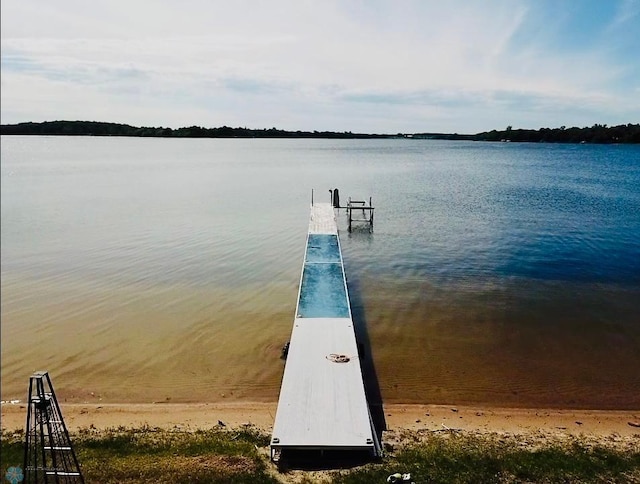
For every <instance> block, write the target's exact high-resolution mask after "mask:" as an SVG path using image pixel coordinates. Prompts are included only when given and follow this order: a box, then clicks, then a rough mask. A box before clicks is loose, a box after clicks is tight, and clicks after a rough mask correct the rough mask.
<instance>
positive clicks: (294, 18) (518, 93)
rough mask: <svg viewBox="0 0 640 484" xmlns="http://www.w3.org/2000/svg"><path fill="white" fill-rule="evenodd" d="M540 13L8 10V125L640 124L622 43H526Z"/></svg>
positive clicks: (335, 5)
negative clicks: (617, 51) (618, 119)
mask: <svg viewBox="0 0 640 484" xmlns="http://www.w3.org/2000/svg"><path fill="white" fill-rule="evenodd" d="M537 5H539V4H538V3H537V2H532V3H528V2H526V1H524V0H518V1H516V0H514V1H501V0H494V1H493V2H475V3H472V2H463V1H461V0H457V1H452V2H435V1H418V0H416V1H409V0H407V1H396V2H391V1H382V0H379V1H376V2H374V3H371V2H364V1H363V2H340V1H338V0H335V1H325V2H310V1H284V0H283V1H270V2H266V1H265V2H259V1H239V2H224V3H223V2H219V1H213V2H207V1H204V0H201V1H187V2H182V3H179V4H176V3H174V2H168V1H156V2H150V1H140V2H128V3H125V2H124V1H122V0H113V1H109V2H106V1H98V2H91V3H86V2H80V1H75V0H61V1H59V2H56V3H55V4H51V3H50V4H43V3H41V2H36V1H35V0H21V1H16V0H8V1H3V2H2V58H3V66H2V72H3V73H2V119H3V122H17V121H25V120H42V119H51V118H52V117H55V118H58V119H65V118H72V117H73V118H79V119H103V118H100V115H104V116H107V115H108V116H109V117H108V119H107V118H105V120H111V121H121V122H128V123H133V124H136V123H142V122H144V123H145V124H155V125H161V124H162V125H169V126H173V127H177V126H180V125H184V124H200V125H221V124H233V125H247V126H252V127H271V126H274V125H276V126H279V127H283V128H287V129H298V128H299V129H336V130H343V129H346V130H353V131H357V130H360V131H387V132H394V131H412V130H415V131H424V130H438V131H443V130H454V131H458V132H464V131H471V130H481V129H491V128H493V127H494V126H493V125H491V124H488V123H489V122H492V121H489V120H493V119H494V118H496V117H497V116H504V118H505V119H506V118H510V119H509V120H508V121H507V122H508V124H513V125H514V126H519V125H527V124H530V123H532V122H534V121H533V120H534V119H535V120H536V121H535V122H537V119H539V118H538V117H537V113H535V111H539V112H541V113H544V112H547V113H549V118H555V117H556V116H557V117H559V118H562V113H560V112H559V110H558V109H557V108H558V106H563V108H564V109H566V110H568V111H573V112H574V115H575V116H577V117H579V116H581V115H582V116H596V117H597V116H598V113H599V112H601V113H602V115H601V117H606V116H607V115H608V113H609V114H610V115H611V116H612V117H615V116H623V115H627V116H633V115H637V114H638V112H637V105H636V106H635V107H633V105H632V106H631V107H630V106H629V104H628V103H627V105H626V108H625V107H624V106H623V101H624V98H625V94H628V93H627V92H620V89H619V85H618V86H617V90H612V89H611V86H612V85H613V84H614V83H615V82H616V80H617V79H619V78H621V77H622V75H623V74H624V73H625V72H626V71H625V70H628V69H629V66H628V63H627V64H622V63H614V62H613V60H612V59H610V58H609V57H608V56H607V49H606V48H605V47H606V46H605V47H603V48H602V49H595V50H594V49H592V50H589V51H579V52H571V53H567V52H564V53H561V52H555V51H554V50H553V48H550V46H549V43H548V42H545V40H544V38H543V37H542V35H539V36H536V35H531V36H529V37H528V38H527V40H528V42H526V43H522V40H521V39H518V33H519V32H522V30H523V27H524V26H525V25H529V24H527V22H529V23H530V22H531V21H532V20H531V19H532V18H533V13H534V12H535V13H536V15H535V17H536V19H538V20H539V18H540V12H539V11H537V10H536V8H538V7H537ZM636 5H637V4H632V3H631V2H629V5H627V6H626V7H624V5H623V7H621V9H620V12H622V13H619V15H618V17H619V18H620V19H623V20H624V22H626V24H628V23H629V22H631V21H632V20H633V15H631V16H630V14H629V12H630V11H632V7H635V6H636ZM542 18H545V17H544V15H543V16H542ZM630 19H631V20H630ZM623 20H618V21H619V22H622V21H623ZM530 27H531V26H530V25H529V28H530ZM637 62H638V61H636V64H637ZM629 89H632V88H629ZM629 92H632V91H629ZM77 99H81V102H80V103H79V102H77V101H76V100H77ZM525 107H526V109H524V108H525ZM634 109H635V111H634ZM83 112H84V113H86V114H85V115H82V113H83ZM489 112H490V114H489ZM585 113H588V114H585ZM621 113H622V114H621ZM569 116H570V115H568V116H567V117H569ZM540 118H542V116H541V117H540ZM596 121H598V122H600V121H602V122H609V124H611V121H610V120H600V119H594V120H593V122H596ZM627 121H633V119H628V120H627ZM289 122H290V123H292V124H288V123H289ZM495 122H500V125H499V126H502V125H503V124H505V122H501V121H495ZM557 122H558V123H559V124H567V125H568V124H570V123H569V122H566V121H565V120H564V119H558V121H557ZM554 124H557V123H556V119H548V120H547V121H546V122H544V120H543V121H542V125H554Z"/></svg>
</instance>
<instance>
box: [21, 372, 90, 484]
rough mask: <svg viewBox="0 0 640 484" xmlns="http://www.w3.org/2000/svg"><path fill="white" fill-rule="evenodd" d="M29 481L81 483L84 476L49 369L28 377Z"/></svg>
mask: <svg viewBox="0 0 640 484" xmlns="http://www.w3.org/2000/svg"><path fill="white" fill-rule="evenodd" d="M24 471H25V482H26V483H34V484H36V483H56V484H58V483H64V484H66V483H82V484H84V478H83V477H82V472H81V471H80V465H79V464H78V459H77V457H76V454H75V452H74V451H73V447H72V445H71V439H70V438H69V432H68V430H67V426H66V425H65V423H64V420H63V418H62V412H61V411H60V405H58V400H57V399H56V394H55V392H54V391H53V385H52V384H51V378H50V377H49V373H48V372H46V371H38V372H36V373H34V374H33V375H31V377H30V378H29V400H28V407H27V428H26V432H25V444H24Z"/></svg>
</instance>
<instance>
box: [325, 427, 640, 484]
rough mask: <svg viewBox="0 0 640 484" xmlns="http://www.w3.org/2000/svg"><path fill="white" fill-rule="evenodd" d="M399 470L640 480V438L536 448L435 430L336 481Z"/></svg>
mask: <svg viewBox="0 0 640 484" xmlns="http://www.w3.org/2000/svg"><path fill="white" fill-rule="evenodd" d="M395 472H401V473H407V472H408V473H411V477H412V479H413V480H414V481H415V482H416V483H422V482H429V483H476V482H482V483H485V482H486V483H492V482H495V483H504V482H536V483H539V482H549V483H556V482H576V483H577V482H580V483H583V482H593V483H605V482H607V483H611V482H620V483H629V482H638V483H640V438H639V439H638V441H637V445H636V446H635V448H634V447H633V446H630V447H626V448H620V447H618V448H613V447H605V446H602V445H596V446H593V445H591V444H590V443H587V442H584V441H581V440H580V439H573V440H570V441H553V442H550V443H547V444H542V445H541V446H538V447H537V448H534V449H532V448H531V447H530V446H529V447H527V446H522V445H520V443H519V442H518V439H517V438H515V437H510V438H505V437H501V436H498V435H481V436H477V435H468V434H446V435H442V434H434V435H431V436H430V437H429V438H428V439H427V440H426V441H425V442H421V443H414V444H412V445H410V446H408V447H405V448H402V449H400V450H398V451H397V452H395V453H394V454H388V455H387V456H386V457H385V458H384V459H383V460H382V462H381V463H379V464H371V465H368V466H365V467H363V468H361V469H357V470H355V471H353V472H350V473H348V474H346V475H345V474H342V475H338V474H337V475H336V476H335V478H334V480H333V482H335V483H344V484H356V483H371V482H385V480H386V478H387V476H388V475H389V474H392V473H395Z"/></svg>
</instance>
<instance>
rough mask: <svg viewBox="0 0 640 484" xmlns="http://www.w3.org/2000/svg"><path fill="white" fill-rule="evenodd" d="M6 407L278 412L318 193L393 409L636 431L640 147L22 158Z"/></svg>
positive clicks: (364, 145)
mask: <svg viewBox="0 0 640 484" xmlns="http://www.w3.org/2000/svg"><path fill="white" fill-rule="evenodd" d="M1 149H2V152H1V169H2V172H1V182H2V187H1V188H2V191H1V196H2V204H1V207H2V219H1V221H2V231H1V234H2V355H1V357H2V399H3V400H7V399H14V398H19V399H24V398H25V393H26V390H27V384H28V378H29V376H30V375H31V373H32V372H33V371H35V370H43V369H44V370H48V371H49V372H50V374H51V376H52V379H53V383H54V385H55V388H56V392H57V393H58V397H59V398H62V399H64V400H66V401H88V402H94V401H104V402H109V401H111V402H168V401H171V402H192V401H196V402H208V401H219V400H222V399H227V400H234V399H241V400H260V401H275V400H277V397H278V393H279V388H280V379H281V377H282V371H283V361H282V360H280V358H279V357H280V351H281V348H282V345H283V344H284V343H285V342H286V341H288V339H289V335H290V331H291V327H292V323H293V317H294V312H295V306H296V298H297V291H298V284H299V281H300V271H301V268H302V258H303V255H304V248H305V239H306V233H307V226H308V216H309V203H310V199H311V190H312V189H315V192H314V197H315V199H316V200H320V201H329V191H328V190H329V189H330V188H334V187H338V188H339V189H340V194H341V200H342V201H343V202H345V201H346V199H347V197H349V196H351V197H353V198H355V199H364V198H366V199H368V197H369V196H371V197H373V204H374V206H375V207H376V211H375V227H374V231H373V233H372V234H370V233H369V232H368V230H355V231H354V232H352V233H348V232H347V231H346V230H344V229H346V217H345V214H344V213H343V212H340V214H339V224H340V227H341V229H343V230H342V231H341V233H340V241H341V245H342V249H343V255H344V260H345V269H346V274H347V278H348V284H349V291H350V298H351V304H352V308H353V311H354V318H355V319H356V325H357V327H358V336H359V338H360V340H361V341H362V342H363V345H364V347H365V351H366V355H365V357H366V360H365V364H364V366H365V370H366V372H367V381H368V385H369V388H370V389H373V390H371V391H372V395H373V398H378V397H381V398H382V399H383V401H384V402H420V403H446V404H498V405H509V406H547V407H576V408H578V407H583V408H640V371H639V368H640V241H639V237H640V146H615V145H614V146H590V145H550V144H518V143H497V144H490V143H474V142H447V141H430V140H403V139H398V140H266V139H248V140H244V139H143V138H101V137H73V138H72V137H7V136H4V137H2V141H1Z"/></svg>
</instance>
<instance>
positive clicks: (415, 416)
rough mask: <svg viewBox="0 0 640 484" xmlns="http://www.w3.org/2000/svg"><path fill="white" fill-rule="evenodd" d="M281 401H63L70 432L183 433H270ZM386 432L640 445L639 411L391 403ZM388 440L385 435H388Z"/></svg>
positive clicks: (9, 416) (16, 417) (18, 410)
mask: <svg viewBox="0 0 640 484" xmlns="http://www.w3.org/2000/svg"><path fill="white" fill-rule="evenodd" d="M276 407H277V403H276V402H269V403H263V402H228V403H187V404H182V403H156V404H137V403H134V404H128V403H122V404H117V403H105V404H96V403H90V404H89V403H71V404H69V403H63V404H61V409H62V414H63V416H64V419H65V423H66V425H67V428H68V429H69V431H71V432H75V431H78V430H79V429H83V428H95V429H97V430H107V429H112V428H118V427H126V428H136V427H144V426H148V427H159V428H164V429H179V430H184V431H189V430H198V429H205V428H211V427H216V426H221V425H222V424H223V425H224V426H225V427H230V428H234V427H241V426H246V425H250V426H253V427H255V428H257V429H259V430H260V431H262V432H264V433H268V434H270V433H271V430H272V428H273V422H274V417H275V412H276ZM383 410H384V418H385V421H386V431H387V432H402V431H411V432H420V431H463V432H477V433H505V434H533V433H542V434H547V435H553V436H559V437H563V436H582V435H586V436H592V437H607V436H619V437H629V438H633V437H635V438H637V439H639V441H640V409H638V410H572V409H564V410H559V409H535V408H505V407H488V406H454V405H426V404H424V405H419V404H396V403H394V404H389V405H384V406H383ZM25 421H26V405H25V404H24V403H13V404H12V403H3V404H2V431H3V432H14V431H16V430H20V429H24V426H25ZM383 438H384V437H383Z"/></svg>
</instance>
